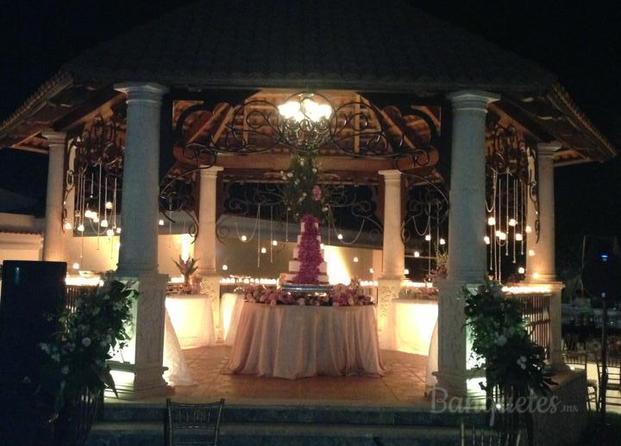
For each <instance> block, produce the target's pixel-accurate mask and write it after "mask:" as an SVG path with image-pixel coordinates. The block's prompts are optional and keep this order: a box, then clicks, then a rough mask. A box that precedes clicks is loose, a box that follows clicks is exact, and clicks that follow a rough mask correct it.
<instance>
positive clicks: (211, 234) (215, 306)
mask: <svg viewBox="0 0 621 446" xmlns="http://www.w3.org/2000/svg"><path fill="white" fill-rule="evenodd" d="M222 170H223V168H222V167H219V166H212V167H210V168H208V169H201V182H200V198H199V219H198V236H197V238H196V244H195V245H194V256H195V257H196V258H197V259H198V270H197V273H198V274H199V275H200V276H201V292H203V293H204V294H207V295H208V296H209V297H210V298H211V303H212V310H213V317H214V323H215V325H216V336H217V338H218V339H222V337H223V334H224V330H223V329H224V327H223V326H222V324H221V323H220V321H221V320H222V318H221V315H220V274H218V264H217V246H216V245H217V241H218V239H217V237H216V210H217V209H216V208H217V194H216V190H217V185H218V172H220V171H222Z"/></svg>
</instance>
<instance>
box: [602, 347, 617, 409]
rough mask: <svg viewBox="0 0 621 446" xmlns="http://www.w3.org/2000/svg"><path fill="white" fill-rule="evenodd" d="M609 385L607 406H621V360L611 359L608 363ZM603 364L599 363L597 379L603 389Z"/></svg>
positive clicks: (607, 388) (607, 387)
mask: <svg viewBox="0 0 621 446" xmlns="http://www.w3.org/2000/svg"><path fill="white" fill-rule="evenodd" d="M606 368H607V369H608V384H607V386H606V405H610V406H621V358H619V357H609V358H608V360H607V361H606ZM602 372H603V370H602V364H601V363H600V361H599V360H598V361H597V378H598V381H599V388H600V389H601V388H602Z"/></svg>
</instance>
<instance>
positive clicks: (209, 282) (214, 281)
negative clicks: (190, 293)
mask: <svg viewBox="0 0 621 446" xmlns="http://www.w3.org/2000/svg"><path fill="white" fill-rule="evenodd" d="M220 279H221V277H220V275H219V274H217V273H203V274H201V294H204V295H206V296H209V298H210V299H211V310H212V312H213V323H214V327H215V329H216V340H217V341H218V342H221V341H223V340H224V327H223V325H222V323H221V321H222V317H221V314H220Z"/></svg>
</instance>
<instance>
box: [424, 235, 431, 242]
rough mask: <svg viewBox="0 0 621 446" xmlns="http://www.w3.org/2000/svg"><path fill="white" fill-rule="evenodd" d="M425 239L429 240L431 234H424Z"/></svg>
mask: <svg viewBox="0 0 621 446" xmlns="http://www.w3.org/2000/svg"><path fill="white" fill-rule="evenodd" d="M425 240H426V241H428V242H430V241H431V234H427V235H426V236H425Z"/></svg>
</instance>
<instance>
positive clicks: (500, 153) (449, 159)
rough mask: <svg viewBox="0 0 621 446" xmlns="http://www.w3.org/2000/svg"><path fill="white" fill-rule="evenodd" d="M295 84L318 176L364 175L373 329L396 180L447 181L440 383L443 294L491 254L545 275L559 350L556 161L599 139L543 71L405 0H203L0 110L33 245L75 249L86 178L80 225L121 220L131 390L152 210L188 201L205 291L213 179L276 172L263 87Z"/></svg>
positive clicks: (457, 321) (157, 348) (155, 290)
mask: <svg viewBox="0 0 621 446" xmlns="http://www.w3.org/2000/svg"><path fill="white" fill-rule="evenodd" d="M356 30H359V31H360V32H359V34H357V31H356ZM299 94H302V95H307V96H311V97H313V98H316V99H317V100H318V101H319V102H320V103H326V104H330V106H331V107H332V109H333V110H334V119H333V120H331V121H330V124H329V125H330V128H329V130H327V131H328V133H329V138H328V139H327V140H325V141H323V143H322V145H321V146H320V147H319V149H318V155H317V156H318V159H319V161H320V163H321V165H322V174H323V175H324V177H323V181H325V182H326V183H330V184H336V185H338V184H365V185H368V186H370V187H371V188H373V190H375V191H376V192H377V193H376V195H377V197H378V199H377V201H378V203H379V205H378V209H379V212H378V214H379V216H380V217H381V220H382V249H383V253H384V255H383V258H382V261H381V268H382V270H381V272H380V271H376V275H377V278H378V298H377V299H378V321H379V336H380V344H381V345H384V346H390V343H391V339H390V336H391V334H390V330H389V324H390V320H389V313H390V311H391V310H390V308H391V302H392V301H393V299H396V298H397V297H398V295H399V292H400V289H401V284H402V280H403V278H404V270H405V258H406V251H409V250H410V248H408V247H407V237H404V232H407V231H406V229H405V227H406V225H407V223H406V222H407V220H408V216H409V215H410V214H409V212H410V211H409V210H408V208H407V206H406V202H407V197H409V196H410V194H415V193H416V192H415V191H416V190H430V191H433V192H434V193H435V192H442V191H445V190H446V191H448V193H446V194H442V193H441V194H440V195H444V198H448V203H449V205H447V206H445V207H444V210H443V211H442V212H445V213H447V214H448V219H447V221H448V223H447V224H446V225H445V224H444V221H445V220H444V219H442V218H440V217H438V218H437V219H436V220H435V221H436V223H437V227H438V228H444V229H439V231H442V230H446V233H445V234H444V237H445V238H444V237H443V238H442V241H440V237H436V234H433V236H434V242H433V243H438V244H442V245H444V244H446V245H447V246H448V264H447V271H448V275H447V277H446V278H444V279H441V280H438V281H436V285H437V286H438V288H439V306H438V309H439V310H438V311H439V315H438V370H437V379H438V385H439V386H441V387H442V388H444V389H446V390H447V391H448V392H449V393H451V394H456V395H463V394H465V393H466V391H467V381H468V379H469V378H470V374H469V372H468V367H467V357H468V356H467V342H466V334H465V331H464V329H463V326H464V312H463V302H462V301H461V300H460V299H458V298H457V296H458V295H459V293H460V290H461V289H462V288H463V287H464V286H465V285H473V284H478V283H481V281H482V280H483V279H484V278H485V277H487V276H488V275H490V274H492V275H495V276H496V277H497V278H502V277H506V276H507V274H506V271H505V273H504V274H503V273H502V272H501V271H500V270H501V268H502V267H503V265H504V266H505V267H506V265H510V267H511V268H513V269H514V271H512V272H513V273H515V274H516V275H517V276H521V278H522V279H524V280H523V283H527V284H529V285H532V286H534V287H532V288H531V289H534V290H537V289H544V290H545V291H546V292H548V293H551V295H552V297H551V300H550V321H551V329H550V336H549V345H548V347H549V357H550V363H551V364H552V366H553V367H556V368H562V366H563V364H562V359H561V354H560V353H561V326H560V321H561V319H560V290H561V287H562V285H561V284H560V283H558V282H557V281H556V276H555V266H554V265H555V259H554V168H555V167H561V166H564V165H568V164H574V163H582V162H590V161H605V160H607V159H610V158H612V157H614V156H615V155H616V151H615V148H614V147H613V146H612V145H611V143H610V142H609V141H608V140H607V139H606V138H605V137H604V136H603V135H602V134H601V133H600V132H599V131H598V130H597V129H596V128H595V127H594V126H593V125H592V124H591V122H590V121H589V119H588V118H587V117H586V116H585V115H584V114H583V113H582V112H581V111H580V110H579V109H578V107H577V106H576V104H575V103H574V102H573V101H572V99H571V97H570V96H569V94H568V93H567V92H566V91H565V90H564V89H563V87H562V86H561V85H560V84H559V83H558V81H557V80H556V78H555V76H554V75H552V74H551V73H549V72H548V71H546V70H545V69H543V68H541V67H540V66H538V65H536V64H535V63H533V62H531V61H528V60H525V59H523V58H521V57H519V56H517V55H515V54H512V53H510V52H508V51H505V50H503V49H501V48H499V47H497V46H496V45H494V44H491V43H489V42H487V41H485V40H483V39H481V38H479V37H477V36H474V35H472V34H470V33H468V32H465V31H464V30H461V29H459V28H457V27H454V26H452V25H450V24H448V23H444V22H442V21H440V20H437V19H435V18H433V17H430V16H428V15H427V14H425V13H424V12H422V11H420V10H418V9H416V8H414V7H413V6H412V5H411V2H407V1H405V0H389V1H384V2H375V3H372V2H364V3H362V4H361V3H360V2H356V1H353V0H344V1H340V2H332V1H329V0H319V1H303V2H295V3H291V4H284V3H283V2H279V1H275V0H267V1H262V2H241V1H233V2H231V1H223V0H212V1H202V2H197V3H194V4H192V5H190V6H187V7H183V8H180V9H178V10H175V11H174V12H172V13H169V14H167V15H165V16H163V17H161V18H160V19H158V20H155V21H153V22H151V23H148V24H146V25H144V26H141V27H138V28H136V29H134V30H131V31H129V32H128V33H126V34H124V35H121V36H119V37H115V38H113V39H112V40H110V41H108V42H105V43H103V44H101V45H99V46H97V47H95V48H93V49H91V50H89V51H87V52H85V53H84V54H82V55H81V56H79V57H77V58H76V59H74V60H72V61H70V62H68V63H67V64H65V65H64V66H62V67H61V69H60V70H59V72H58V73H57V74H56V75H55V76H54V77H52V78H51V79H50V80H49V81H48V82H46V83H45V84H44V85H42V86H41V87H40V88H39V89H38V90H37V91H36V92H35V93H34V94H33V95H32V96H31V97H29V98H28V99H27V100H26V101H25V102H24V104H23V105H22V106H21V107H20V108H19V109H17V110H16V111H15V113H14V114H13V115H11V116H10V117H9V118H8V119H7V120H5V121H4V122H3V123H2V124H1V125H0V144H1V145H2V146H3V147H12V148H13V149H17V150H31V151H36V152H42V153H48V154H49V176H48V183H47V204H46V218H45V231H44V247H43V259H44V260H61V261H68V262H73V261H75V259H74V258H71V255H70V252H71V250H70V249H69V246H71V244H72V243H73V242H72V240H74V239H75V240H77V239H79V238H81V237H83V236H84V234H83V233H84V232H85V227H84V221H85V220H84V219H85V211H86V210H89V211H92V209H93V208H88V204H87V206H86V208H85V201H84V200H85V197H86V199H87V200H88V198H89V197H88V195H89V194H88V189H89V188H90V195H93V187H94V186H95V185H96V184H97V182H99V191H104V192H106V193H107V192H109V193H110V194H111V195H109V196H100V197H99V203H98V204H97V208H96V210H95V212H96V213H99V215H98V222H97V227H98V230H104V229H105V231H106V232H108V231H113V232H112V233H111V234H109V236H110V237H112V236H114V237H118V236H120V250H119V255H118V267H117V270H116V274H117V275H118V276H119V277H123V278H127V279H135V280H137V281H138V282H139V284H140V291H141V298H140V300H139V304H138V310H137V320H136V340H135V342H136V348H135V358H133V364H134V365H133V367H132V368H131V370H130V373H131V374H132V380H131V384H132V386H131V389H130V390H131V392H133V393H134V394H135V395H136V396H144V395H151V394H156V393H160V392H163V391H165V390H166V382H165V381H164V380H163V378H162V372H163V368H162V349H163V333H164V330H163V327H164V298H165V293H166V282H167V280H168V277H167V275H165V274H161V273H160V272H159V271H158V230H159V228H160V226H161V225H162V223H160V222H159V220H160V219H161V218H162V217H161V214H160V213H161V212H163V213H164V214H165V213H166V211H173V210H190V211H193V212H194V215H195V217H196V227H197V234H196V240H195V248H194V249H195V257H198V258H200V259H201V263H200V270H199V273H200V275H201V276H202V278H203V279H202V280H203V283H204V284H203V289H204V290H206V291H205V292H206V293H211V294H213V295H215V296H219V281H220V276H221V274H222V273H221V268H219V267H218V265H217V260H216V243H217V216H218V213H219V211H218V207H217V202H218V199H217V191H218V190H220V189H218V188H219V187H222V186H221V185H222V182H225V183H231V182H235V181H244V182H245V183H253V184H254V183H256V184H277V183H279V182H281V181H280V180H281V174H280V172H281V171H282V170H286V169H287V166H288V165H289V161H290V157H291V153H292V149H291V147H292V146H294V145H295V144H291V142H290V141H286V140H283V137H282V136H283V135H282V133H279V132H281V131H282V126H281V124H280V121H278V117H277V110H278V105H281V104H283V103H285V102H286V101H287V100H291V99H292V98H293V100H296V98H300V97H303V96H299ZM102 169H103V170H102ZM102 172H104V173H103V174H102ZM115 178H116V180H118V185H119V186H118V187H117V183H115V184H114V186H112V181H113V179H115ZM102 181H104V183H105V184H104V186H103V188H101V183H102ZM109 181H110V183H109ZM219 184H220V186H218V185H219ZM188 190H189V192H188ZM183 191H185V192H183ZM117 192H118V196H119V198H118V204H117V196H116V195H114V198H113V197H112V194H115V193H117ZM95 195H96V194H95ZM187 197H191V198H193V199H194V202H191V203H190V202H188V201H185V199H186V198H187ZM503 197H504V198H503ZM108 203H111V205H110V206H108ZM431 203H432V201H430V200H428V201H426V202H423V209H431V207H430V206H431ZM433 203H436V202H433ZM167 205H170V206H169V207H167ZM419 205H420V203H419ZM434 206H435V205H434ZM173 208H174V209H173ZM417 209H419V210H420V209H421V208H420V207H419V208H417ZM434 209H435V208H434ZM108 211H109V212H108ZM117 211H118V212H117ZM412 212H414V211H412ZM416 212H418V211H416ZM425 212H426V211H425ZM425 212H423V213H425ZM117 213H118V214H120V215H121V216H122V232H121V231H120V224H119V225H118V230H117V228H116V226H115V223H113V221H114V222H116V221H117V220H116V218H117V217H118V215H117ZM102 215H103V216H104V217H105V220H106V224H105V225H104V226H102V223H103V222H102V220H103V219H102ZM425 215H426V217H431V216H430V215H429V212H426V213H425ZM113 218H114V220H113ZM91 221H93V219H91ZM119 221H120V220H119ZM163 224H167V222H164V223H163ZM86 232H88V229H86ZM119 234H120V235H119ZM437 234H440V232H438V233H437ZM422 235H423V236H427V235H428V236H429V237H431V235H432V234H431V232H430V231H427V232H426V233H424V231H423V234H422ZM430 240H431V238H430V239H429V241H430ZM442 242H444V243H442ZM436 247H437V245H436ZM510 251H511V252H512V256H513V259H512V261H511V259H510V260H508V261H507V260H506V259H505V260H503V257H502V256H503V255H504V256H505V257H507V256H508V258H510V257H511V254H510ZM516 252H517V254H516ZM430 255H431V254H430ZM516 256H522V257H521V258H523V259H524V260H525V262H526V263H525V264H524V265H520V264H519V263H516V258H517V257H516ZM518 267H520V268H521V269H520V268H518ZM525 289H526V290H528V288H525ZM216 301H218V299H216Z"/></svg>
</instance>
